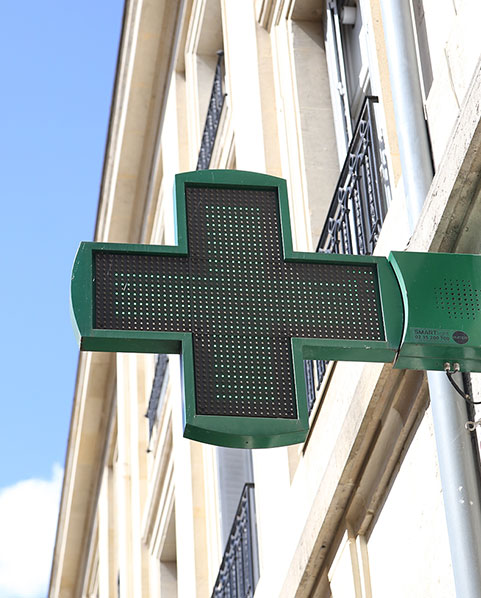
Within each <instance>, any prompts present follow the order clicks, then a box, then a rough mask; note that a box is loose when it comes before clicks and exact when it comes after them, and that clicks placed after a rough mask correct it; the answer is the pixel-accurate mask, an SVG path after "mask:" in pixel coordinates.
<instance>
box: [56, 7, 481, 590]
mask: <svg viewBox="0 0 481 598" xmlns="http://www.w3.org/2000/svg"><path fill="white" fill-rule="evenodd" d="M402 19H404V21H403V22H404V29H401V26H400V23H401V21H402ZM480 21H481V3H480V2H479V0H412V2H411V1H410V0H396V1H395V0H126V2H125V15H124V22H123V30H122V37H121V44H120V50H119V59H118V65H117V73H116V82H115V89H114V95H113V102H112V111H111V117H110V126H109V132H108V139H107V146H106V152H105V161H104V169H103V178H102V184H101V190H100V198H99V208H98V217H97V224H96V232H95V240H97V241H110V242H131V243H149V244H172V243H173V234H174V215H173V203H172V189H173V180H174V175H175V174H176V173H178V172H186V171H192V170H195V169H196V168H216V169H238V170H246V171H254V172H261V173H268V174H271V175H275V176H279V177H282V178H285V179H286V180H287V184H288V189H289V200H290V211H291V221H292V231H293V237H294V243H295V245H296V248H297V249H298V250H309V251H315V250H316V248H319V249H321V250H329V251H336V252H341V253H365V254H369V253H373V252H375V253H376V254H378V255H388V253H389V251H391V250H404V249H406V248H408V249H410V250H417V251H445V252H466V253H479V252H480V249H481V234H480V231H481V211H480V201H481V200H480V194H479V189H480V184H481V171H480V164H481V151H480V145H481V124H480V116H481V63H480V57H481V36H480V35H479V31H478V28H479V27H478V23H479V22H480ZM393 27H394V29H393ZM403 44H404V45H403ZM409 50H412V53H411V54H409ZM404 76H410V77H411V84H412V85H413V86H414V87H413V88H412V89H411V88H407V87H406V85H405V84H404V83H403V81H404V80H403V79H402V77H404ZM416 86H417V87H416ZM406 106H407V109H408V110H410V111H411V112H406V111H405V110H406ZM403 110H404V112H403ZM412 114H414V115H415V117H416V118H418V120H417V121H414V130H415V131H417V134H416V135H413V133H412V131H413V126H412V123H411V122H410V119H411V116H412ZM416 115H417V116H416ZM419 115H421V118H422V123H421V126H419V122H420V121H419ZM413 118H414V117H413ZM416 127H417V129H416ZM426 131H427V135H426V134H425V133H426ZM423 139H426V140H428V144H427V145H426V144H425V145H424V146H423V143H424V141H423ZM425 147H427V148H428V149H427V151H428V152H429V155H428V159H427V161H426V162H425V163H424V164H422V165H421V166H422V167H423V169H424V176H425V179H424V180H425V181H426V180H427V181H428V183H427V185H426V183H424V187H423V186H422V185H421V186H420V185H419V184H418V182H417V179H416V178H415V177H416V175H415V174H413V172H414V171H415V169H416V168H417V167H418V166H419V160H415V158H413V160H415V162H416V163H415V164H412V163H411V162H412V161H413V160H411V161H410V157H412V156H416V155H417V154H416V152H418V151H421V152H423V151H424V154H425V156H426V149H425ZM423 148H424V149H423ZM430 169H431V170H430ZM433 174H434V176H433ZM413 186H415V190H414V191H413V190H412V189H413ZM416 192H418V195H419V194H420V195H421V200H419V199H416V198H414V199H413V197H414V196H415V195H416ZM79 241H80V239H79ZM441 375H443V374H441ZM306 377H307V380H308V384H309V388H310V395H309V397H310V404H309V412H310V432H309V435H308V438H307V440H306V442H305V443H303V444H300V445H293V446H289V447H282V448H275V449H256V450H252V451H249V450H242V449H224V448H218V447H214V446H210V445H203V444H200V443H197V442H193V441H189V440H186V439H184V438H183V437H182V406H181V396H180V393H181V388H180V365H179V357H178V356H177V355H170V356H168V358H167V357H165V356H155V355H145V354H143V355H137V354H125V353H119V354H111V353H88V352H86V353H81V354H80V357H79V366H78V374H77V382H76V389H75V396H74V402H73V409H72V420H71V429H70V437H69V443H68V451H67V458H66V464H65V480H64V485H63V493H62V500H61V508H60V515H59V524H58V531H57V539H56V545H55V552H54V560H53V566H52V574H51V581H50V589H49V597H50V598H74V597H75V598H77V597H78V598H80V597H82V598H87V597H89V598H90V597H91V598H118V597H119V596H120V597H122V598H147V597H149V598H160V597H162V598H165V597H168V598H172V597H176V596H178V597H179V598H195V597H198V598H204V597H209V596H215V597H227V596H229V597H236V598H240V597H242V598H243V597H247V596H253V595H255V597H256V598H274V597H283V598H291V597H294V596H295V597H298V598H300V597H306V598H307V597H319V598H329V597H331V596H332V597H333V598H370V597H374V598H387V597H389V598H413V597H419V598H430V597H433V598H434V597H436V598H452V597H453V596H455V595H456V590H455V575H456V573H455V571H454V572H453V558H452V556H451V553H450V541H449V540H448V532H447V525H446V517H445V509H444V505H443V490H442V486H441V480H440V470H439V464H438V456H437V454H438V453H437V449H436V443H435V438H434V428H435V423H433V411H432V407H431V403H432V400H433V396H431V397H430V389H431V395H433V388H434V386H433V384H432V383H431V379H430V381H429V384H428V380H427V376H426V373H425V372H422V371H404V370H395V369H393V368H392V366H391V365H390V364H386V365H383V364H372V363H371V364H366V363H347V362H337V363H332V362H331V363H323V362H320V363H317V362H316V363H314V364H312V363H306ZM464 382H465V384H469V379H468V378H466V377H465V379H464ZM471 382H472V384H473V387H474V389H475V391H476V387H477V384H478V382H477V377H476V376H475V375H473V376H472V378H471ZM441 386H442V383H441ZM430 399H431V400H430ZM450 400H452V401H459V404H460V405H461V409H465V408H464V402H463V400H462V398H460V397H457V396H456V395H451V399H450ZM146 414H147V417H146ZM462 417H465V419H466V421H468V419H470V418H471V419H473V418H474V419H475V415H474V414H473V413H468V411H467V410H466V409H465V413H464V414H463V415H462V416H461V418H462ZM474 435H475V433H473V436H474ZM459 436H463V438H464V437H466V438H467V441H468V442H470V441H471V438H470V433H469V432H468V431H467V430H465V429H464V427H462V428H461V429H460V431H459ZM476 446H477V442H475V443H473V447H474V448H475V447H476ZM474 448H473V451H474ZM476 458H478V457H477V454H476V451H474V452H473V462H474V463H475V464H476V463H477V462H476ZM478 473H479V472H478ZM460 500H461V499H460ZM478 504H479V503H478ZM478 540H479V541H480V542H481V538H479V537H478ZM451 545H452V542H451ZM478 566H479V567H480V568H481V563H479V561H478ZM456 585H457V588H458V590H457V592H458V594H457V595H458V598H465V597H467V596H468V595H469V596H474V595H475V594H467V593H464V594H461V593H460V592H461V591H462V590H460V589H459V588H460V586H459V585H458V582H456ZM480 592H481V590H480ZM479 595H480V596H481V594H479Z"/></svg>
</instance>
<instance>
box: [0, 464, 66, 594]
mask: <svg viewBox="0 0 481 598" xmlns="http://www.w3.org/2000/svg"><path fill="white" fill-rule="evenodd" d="M62 476H63V471H62V468H61V467H60V466H59V465H54V467H53V469H52V477H51V479H50V480H40V479H31V480H24V481H21V482H18V483H17V484H15V485H13V486H9V487H7V488H3V489H1V490H0V598H7V597H8V598H43V597H44V596H46V594H47V586H48V581H49V576H50V568H51V565H52V553H53V545H54V541H55V532H56V528H57V516H58V507H59V500H60V490H61V486H62Z"/></svg>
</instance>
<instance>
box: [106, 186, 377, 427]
mask: <svg viewBox="0 0 481 598" xmlns="http://www.w3.org/2000/svg"><path fill="white" fill-rule="evenodd" d="M186 204H187V205H186V207H187V226H188V246H189V256H188V257H167V256H161V255H132V254H115V253H103V252H98V253H97V254H96V255H95V278H96V284H95V298H96V304H95V327H96V328H102V329H115V330H156V331H166V332H167V331H168V332H172V331H179V332H192V333H193V339H194V366H195V385H196V389H195V391H196V400H197V413H198V414H201V415H240V416H249V417H280V418H295V417H296V416H297V412H296V403H295V393H294V382H293V373H292V364H291V354H290V352H291V349H290V339H291V338H292V337H314V338H315V337H317V338H329V339H341V338H342V339H351V340H362V339H364V340H383V339H384V336H383V327H382V320H381V313H380V307H379V301H378V292H377V275H376V270H375V267H374V266H361V267H359V266H350V265H345V264H316V263H292V262H291V263H286V262H284V261H283V259H282V245H281V233H280V220H279V211H278V200H277V195H276V191H271V190H258V191H257V190H252V189H219V188H218V187H217V188H205V187H189V188H187V190H186Z"/></svg>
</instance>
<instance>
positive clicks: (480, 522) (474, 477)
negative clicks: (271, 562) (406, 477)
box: [380, 0, 481, 598]
mask: <svg viewBox="0 0 481 598" xmlns="http://www.w3.org/2000/svg"><path fill="white" fill-rule="evenodd" d="M380 3H381V10H382V19H383V28H384V35H385V39H386V48H387V58H388V65H389V74H390V80H391V90H392V96H393V102H394V114H395V118H396V129H397V136H398V143H399V150H400V158H401V167H402V175H403V183H404V191H405V195H406V204H407V209H408V214H409V222H410V226H411V230H414V227H415V226H416V224H417V222H418V219H419V216H420V213H421V209H422V206H423V204H424V200H425V199H426V196H427V194H428V190H429V187H430V185H431V181H432V178H433V168H432V161H431V153H430V147H429V140H428V133H427V129H426V123H425V119H424V111H423V100H422V94H421V88H420V82H419V76H418V67H417V58H416V48H415V40H414V31H413V24H412V18H411V10H410V4H411V2H409V1H408V0H380ZM428 383H429V393H430V397H431V409H432V414H433V421H434V431H435V437H436V445H437V451H438V460H439V469H440V475H441V484H442V488H443V498H444V508H445V514H446V522H447V528H448V537H449V544H450V549H451V561H452V566H453V575H454V583H455V586H456V595H457V596H458V598H480V597H481V504H480V486H479V472H478V460H477V457H476V456H475V454H474V451H473V446H472V443H471V438H470V433H469V432H468V431H467V430H466V428H465V423H466V421H467V420H468V419H469V418H468V411H467V408H466V405H465V403H464V401H463V399H462V398H461V397H460V396H459V395H458V394H457V393H456V391H455V390H454V389H453V388H452V386H451V385H450V384H449V382H448V380H447V378H446V375H445V374H444V373H443V372H428ZM433 548H434V552H433V556H434V555H435V547H433Z"/></svg>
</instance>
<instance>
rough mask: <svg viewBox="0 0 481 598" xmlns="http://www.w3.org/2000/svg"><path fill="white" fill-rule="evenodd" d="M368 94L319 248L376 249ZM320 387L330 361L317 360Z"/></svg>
mask: <svg viewBox="0 0 481 598" xmlns="http://www.w3.org/2000/svg"><path fill="white" fill-rule="evenodd" d="M377 101H378V99H377V98H376V97H372V96H368V97H367V98H366V99H365V100H364V104H363V107H362V109H361V114H360V116H359V119H358V121H357V124H356V126H355V129H354V133H353V137H352V140H351V143H350V145H349V148H348V152H347V157H346V160H345V161H344V165H343V167H342V170H341V174H340V176H339V179H338V182H337V186H336V190H335V193H334V197H333V199H332V202H331V206H330V208H329V211H328V214H327V218H326V222H325V224H324V228H323V230H322V233H321V236H320V239H319V243H318V245H317V249H316V251H319V252H321V253H341V254H357V255H370V254H372V253H373V251H374V248H375V246H376V243H377V240H378V238H379V233H380V232H381V227H382V224H383V222H384V218H385V216H386V212H387V201H386V196H385V191H384V189H385V186H386V182H385V180H383V174H382V173H383V172H384V171H385V168H384V166H383V164H382V161H381V152H380V148H379V141H378V135H377V131H376V121H375V116H374V106H373V104H374V103H376V102H377ZM315 363H316V366H315V367H316V373H317V390H319V388H320V386H321V384H322V381H323V379H324V375H325V373H326V367H327V364H328V362H327V361H317V362H315ZM304 371H305V375H306V386H307V395H308V408H309V413H310V412H311V411H312V408H313V406H314V403H315V400H316V396H315V395H316V393H315V390H314V362H309V361H307V362H305V364H304Z"/></svg>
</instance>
